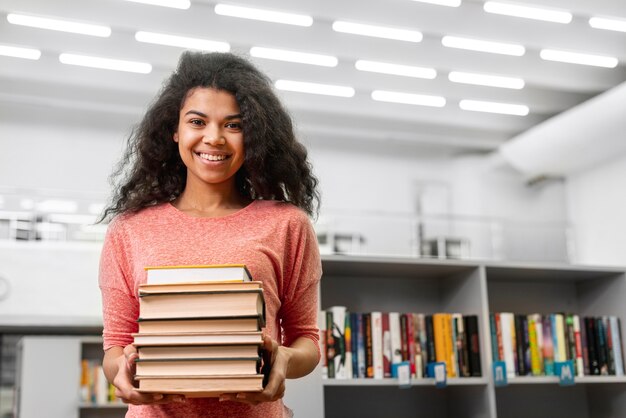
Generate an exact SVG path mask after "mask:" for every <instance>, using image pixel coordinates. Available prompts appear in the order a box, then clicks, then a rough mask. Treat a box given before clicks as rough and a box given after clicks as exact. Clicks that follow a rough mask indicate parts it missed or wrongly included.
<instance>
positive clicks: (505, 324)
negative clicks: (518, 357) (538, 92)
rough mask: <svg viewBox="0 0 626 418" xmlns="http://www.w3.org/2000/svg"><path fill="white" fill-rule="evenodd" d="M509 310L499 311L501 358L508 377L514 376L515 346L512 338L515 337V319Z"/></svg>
mask: <svg viewBox="0 0 626 418" xmlns="http://www.w3.org/2000/svg"><path fill="white" fill-rule="evenodd" d="M513 315H514V314H513V313H511V312H501V313H500V322H501V329H502V352H503V355H502V359H503V360H504V363H505V364H506V374H507V376H508V377H515V374H516V364H515V348H514V343H513V338H514V337H515V332H514V327H515V324H514V322H515V320H514V317H513Z"/></svg>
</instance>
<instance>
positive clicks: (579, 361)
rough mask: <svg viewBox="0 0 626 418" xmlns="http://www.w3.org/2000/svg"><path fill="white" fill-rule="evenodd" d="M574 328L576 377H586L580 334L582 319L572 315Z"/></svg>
mask: <svg viewBox="0 0 626 418" xmlns="http://www.w3.org/2000/svg"><path fill="white" fill-rule="evenodd" d="M572 326H573V330H574V348H575V352H576V376H581V377H582V376H584V375H585V365H584V361H583V346H582V339H581V334H580V317H579V316H578V315H572Z"/></svg>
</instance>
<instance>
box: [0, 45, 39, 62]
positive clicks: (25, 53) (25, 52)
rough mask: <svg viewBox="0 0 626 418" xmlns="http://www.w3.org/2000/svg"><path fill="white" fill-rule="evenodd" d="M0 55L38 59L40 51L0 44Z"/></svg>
mask: <svg viewBox="0 0 626 418" xmlns="http://www.w3.org/2000/svg"><path fill="white" fill-rule="evenodd" d="M0 55H4V56H7V57H15V58H25V59H27V60H38V59H39V58H40V57H41V51H40V50H38V49H33V48H22V47H17V46H8V45H0Z"/></svg>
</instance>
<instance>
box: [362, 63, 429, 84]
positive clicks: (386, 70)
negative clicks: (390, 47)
mask: <svg viewBox="0 0 626 418" xmlns="http://www.w3.org/2000/svg"><path fill="white" fill-rule="evenodd" d="M354 66H355V67H356V69H357V70H360V71H369V72H372V73H383V74H392V75H401V76H405V77H415V78H427V79H433V78H435V77H437V71H436V70H435V69H434V68H425V67H414V66H411V65H400V64H390V63H387V62H378V61H367V60H358V61H357V62H356V63H355V64H354Z"/></svg>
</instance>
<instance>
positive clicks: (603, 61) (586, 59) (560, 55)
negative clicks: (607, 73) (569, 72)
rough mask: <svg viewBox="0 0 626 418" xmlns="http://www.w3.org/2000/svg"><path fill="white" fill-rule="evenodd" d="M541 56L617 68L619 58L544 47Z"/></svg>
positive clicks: (549, 59)
mask: <svg viewBox="0 0 626 418" xmlns="http://www.w3.org/2000/svg"><path fill="white" fill-rule="evenodd" d="M539 56H540V57H541V58H542V59H544V60H547V61H559V62H566V63H568V64H581V65H593V66H595V67H606V68H615V67H617V64H618V63H619V60H618V59H617V58H615V57H607V56H603V55H591V54H581V53H579V52H568V51H558V50H556V49H542V50H541V52H539Z"/></svg>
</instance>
